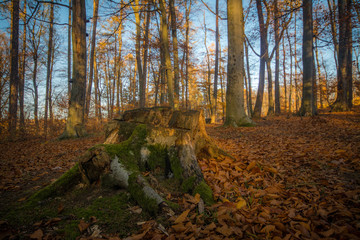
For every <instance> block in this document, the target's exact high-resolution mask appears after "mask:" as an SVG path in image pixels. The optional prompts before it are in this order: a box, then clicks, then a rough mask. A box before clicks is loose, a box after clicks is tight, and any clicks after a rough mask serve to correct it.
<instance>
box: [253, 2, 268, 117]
mask: <svg viewBox="0 0 360 240" xmlns="http://www.w3.org/2000/svg"><path fill="white" fill-rule="evenodd" d="M256 8H257V12H258V19H259V25H260V69H259V86H258V91H257V96H256V102H255V107H254V115H253V116H254V117H261V109H262V103H263V96H264V85H265V60H266V58H267V56H266V55H267V50H268V46H267V28H266V26H265V23H264V15H263V12H262V6H261V0H256Z"/></svg>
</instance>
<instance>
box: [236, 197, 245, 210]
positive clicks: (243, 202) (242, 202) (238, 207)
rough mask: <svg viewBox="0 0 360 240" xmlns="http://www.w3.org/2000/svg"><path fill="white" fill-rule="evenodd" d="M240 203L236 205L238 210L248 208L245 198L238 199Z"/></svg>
mask: <svg viewBox="0 0 360 240" xmlns="http://www.w3.org/2000/svg"><path fill="white" fill-rule="evenodd" d="M237 200H238V202H237V203H236V208H237V209H240V208H243V207H245V206H246V201H245V199H243V198H238V199H237Z"/></svg>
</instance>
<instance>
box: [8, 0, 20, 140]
mask: <svg viewBox="0 0 360 240" xmlns="http://www.w3.org/2000/svg"><path fill="white" fill-rule="evenodd" d="M19 8H20V4H19V0H13V1H12V14H11V46H10V48H11V49H10V95H9V100H10V101H9V128H8V130H9V133H10V138H12V139H14V138H15V135H16V123H17V96H18V86H19V61H18V60H19Z"/></svg>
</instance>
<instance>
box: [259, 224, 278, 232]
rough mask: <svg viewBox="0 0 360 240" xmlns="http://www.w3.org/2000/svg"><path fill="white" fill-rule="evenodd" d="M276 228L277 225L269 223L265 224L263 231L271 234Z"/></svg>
mask: <svg viewBox="0 0 360 240" xmlns="http://www.w3.org/2000/svg"><path fill="white" fill-rule="evenodd" d="M274 230H275V226H274V225H267V226H265V227H264V228H263V229H261V232H262V233H266V234H269V233H270V232H273V231H274Z"/></svg>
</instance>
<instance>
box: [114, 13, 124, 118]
mask: <svg viewBox="0 0 360 240" xmlns="http://www.w3.org/2000/svg"><path fill="white" fill-rule="evenodd" d="M120 16H121V17H122V16H123V13H122V10H121V11H120ZM118 41H119V50H118V52H119V56H118V69H117V91H116V92H117V94H116V108H117V114H118V115H120V112H121V109H122V102H123V100H122V90H123V86H122V85H123V83H122V79H121V68H122V64H121V62H122V59H121V58H122V57H121V53H122V22H120V23H119V30H118ZM115 54H116V53H115Z"/></svg>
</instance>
